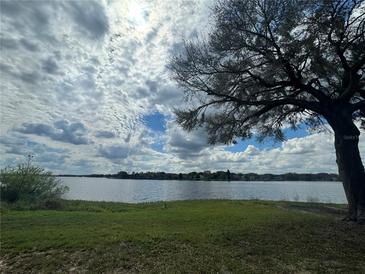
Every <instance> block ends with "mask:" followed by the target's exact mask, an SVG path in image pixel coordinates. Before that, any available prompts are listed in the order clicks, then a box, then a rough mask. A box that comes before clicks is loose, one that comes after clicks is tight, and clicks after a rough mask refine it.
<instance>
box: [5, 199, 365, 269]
mask: <svg viewBox="0 0 365 274" xmlns="http://www.w3.org/2000/svg"><path fill="white" fill-rule="evenodd" d="M338 213H341V207H335V206H333V205H319V204H307V203H289V202H264V201H225V200H219V201H211V200H209V201H183V202H166V203H151V204H138V205H133V204H122V203H106V202H81V201H66V205H65V208H64V209H63V210H62V211H46V210H42V211H15V210H2V213H1V220H2V223H1V258H2V259H1V263H0V269H1V272H3V273H54V272H64V273H136V272H137V273H365V226H360V225H355V224H348V223H344V222H341V221H339V216H341V215H340V214H338Z"/></svg>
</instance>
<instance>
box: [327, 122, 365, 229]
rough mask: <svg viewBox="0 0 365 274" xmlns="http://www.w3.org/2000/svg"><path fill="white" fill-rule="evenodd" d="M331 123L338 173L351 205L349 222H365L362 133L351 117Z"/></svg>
mask: <svg viewBox="0 0 365 274" xmlns="http://www.w3.org/2000/svg"><path fill="white" fill-rule="evenodd" d="M336 116H337V117H336V119H335V120H332V121H331V122H330V124H331V126H332V128H333V129H334V132H335V149H336V161H337V165H338V172H339V175H340V178H341V180H342V183H343V186H344V189H345V193H346V197H347V201H348V204H349V211H348V217H347V219H348V220H351V221H357V222H361V223H363V222H365V171H364V166H363V164H362V161H361V156H360V152H359V146H358V144H359V136H360V131H359V129H358V128H357V127H356V125H355V124H354V123H353V121H352V119H351V117H349V116H347V115H346V116H342V115H341V116H342V117H338V115H336Z"/></svg>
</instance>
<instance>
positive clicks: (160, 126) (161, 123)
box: [142, 111, 166, 132]
mask: <svg viewBox="0 0 365 274" xmlns="http://www.w3.org/2000/svg"><path fill="white" fill-rule="evenodd" d="M142 121H143V123H144V124H145V125H146V126H147V127H148V128H149V129H151V130H153V131H159V132H165V131H166V116H165V115H163V114H161V113H160V112H157V111H156V112H154V113H153V114H149V115H144V116H143V117H142Z"/></svg>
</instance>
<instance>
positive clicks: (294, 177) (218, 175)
mask: <svg viewBox="0 0 365 274" xmlns="http://www.w3.org/2000/svg"><path fill="white" fill-rule="evenodd" d="M59 176H61V177H97V178H111V179H145V180H189V181H198V180H202V181H339V177H338V175H337V174H329V173H316V174H310V173H303V174H301V173H285V174H269V173H267V174H256V173H245V174H244V173H233V172H230V171H229V170H227V171H216V172H211V171H204V172H190V173H167V172H151V171H148V172H132V173H128V172H126V171H120V172H118V173H116V174H90V175H59Z"/></svg>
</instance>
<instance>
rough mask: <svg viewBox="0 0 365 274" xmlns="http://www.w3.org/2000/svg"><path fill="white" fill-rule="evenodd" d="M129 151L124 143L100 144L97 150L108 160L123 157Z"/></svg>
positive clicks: (126, 155)
mask: <svg viewBox="0 0 365 274" xmlns="http://www.w3.org/2000/svg"><path fill="white" fill-rule="evenodd" d="M129 151H130V149H129V148H128V147H127V146H125V145H110V146H101V147H100V148H99V150H98V152H99V156H101V157H104V158H107V159H110V160H120V159H125V158H127V157H128V155H129Z"/></svg>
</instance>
